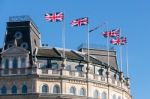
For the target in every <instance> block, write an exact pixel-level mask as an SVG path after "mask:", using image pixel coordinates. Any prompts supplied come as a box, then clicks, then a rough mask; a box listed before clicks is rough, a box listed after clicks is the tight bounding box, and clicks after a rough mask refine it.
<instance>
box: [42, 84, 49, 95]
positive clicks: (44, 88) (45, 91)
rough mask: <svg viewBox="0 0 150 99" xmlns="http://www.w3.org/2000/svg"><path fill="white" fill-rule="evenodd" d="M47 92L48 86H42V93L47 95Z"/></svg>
mask: <svg viewBox="0 0 150 99" xmlns="http://www.w3.org/2000/svg"><path fill="white" fill-rule="evenodd" d="M48 92H49V88H48V85H46V84H45V85H43V86H42V93H48Z"/></svg>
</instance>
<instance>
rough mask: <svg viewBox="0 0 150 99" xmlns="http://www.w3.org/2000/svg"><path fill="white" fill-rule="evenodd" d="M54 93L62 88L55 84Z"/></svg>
mask: <svg viewBox="0 0 150 99" xmlns="http://www.w3.org/2000/svg"><path fill="white" fill-rule="evenodd" d="M53 93H55V94H57V93H60V88H59V86H58V85H55V86H54V87H53Z"/></svg>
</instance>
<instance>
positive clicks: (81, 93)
mask: <svg viewBox="0 0 150 99" xmlns="http://www.w3.org/2000/svg"><path fill="white" fill-rule="evenodd" d="M80 96H85V89H84V88H81V89H80Z"/></svg>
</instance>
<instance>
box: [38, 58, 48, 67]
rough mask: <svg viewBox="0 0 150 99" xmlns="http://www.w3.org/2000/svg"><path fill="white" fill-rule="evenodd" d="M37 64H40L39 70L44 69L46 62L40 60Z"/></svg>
mask: <svg viewBox="0 0 150 99" xmlns="http://www.w3.org/2000/svg"><path fill="white" fill-rule="evenodd" d="M39 62H40V68H41V69H45V68H46V67H47V60H44V59H42V60H39Z"/></svg>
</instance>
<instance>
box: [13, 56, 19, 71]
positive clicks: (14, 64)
mask: <svg viewBox="0 0 150 99" xmlns="http://www.w3.org/2000/svg"><path fill="white" fill-rule="evenodd" d="M17 67H18V61H17V58H14V59H13V69H16V68H17Z"/></svg>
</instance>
